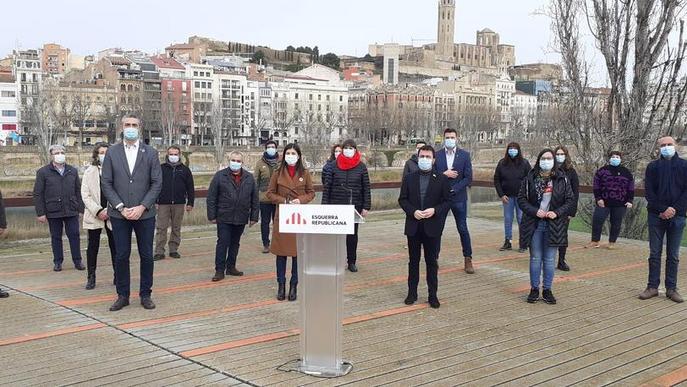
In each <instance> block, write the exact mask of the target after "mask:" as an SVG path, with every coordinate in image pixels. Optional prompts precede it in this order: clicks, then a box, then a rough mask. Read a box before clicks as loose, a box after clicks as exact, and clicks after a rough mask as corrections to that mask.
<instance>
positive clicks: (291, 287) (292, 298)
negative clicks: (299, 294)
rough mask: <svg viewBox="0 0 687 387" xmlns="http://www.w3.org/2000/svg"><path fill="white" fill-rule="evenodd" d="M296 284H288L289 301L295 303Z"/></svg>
mask: <svg viewBox="0 0 687 387" xmlns="http://www.w3.org/2000/svg"><path fill="white" fill-rule="evenodd" d="M297 288H298V284H289V301H296V289H297Z"/></svg>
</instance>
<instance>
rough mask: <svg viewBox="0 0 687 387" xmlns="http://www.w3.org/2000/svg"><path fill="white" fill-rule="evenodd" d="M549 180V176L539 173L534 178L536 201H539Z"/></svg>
mask: <svg viewBox="0 0 687 387" xmlns="http://www.w3.org/2000/svg"><path fill="white" fill-rule="evenodd" d="M550 181H551V176H542V175H541V174H539V175H538V176H537V177H535V178H534V190H535V191H536V192H537V202H539V203H541V200H542V198H543V197H544V193H545V192H546V189H547V187H548V186H549V182H550Z"/></svg>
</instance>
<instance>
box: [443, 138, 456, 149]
mask: <svg viewBox="0 0 687 387" xmlns="http://www.w3.org/2000/svg"><path fill="white" fill-rule="evenodd" d="M444 145H446V147H447V148H448V149H453V148H455V147H456V139H455V138H447V139H444Z"/></svg>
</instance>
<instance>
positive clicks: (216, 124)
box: [209, 103, 226, 169]
mask: <svg viewBox="0 0 687 387" xmlns="http://www.w3.org/2000/svg"><path fill="white" fill-rule="evenodd" d="M224 119H225V117H224V111H223V109H222V106H221V105H220V104H219V103H215V104H212V116H210V120H209V121H210V133H212V142H213V145H214V150H215V151H214V156H215V162H216V163H217V168H218V169H220V168H221V167H222V164H223V162H224V151H225V149H226V140H225V137H226V136H225V134H224Z"/></svg>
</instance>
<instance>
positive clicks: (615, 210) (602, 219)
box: [592, 206, 627, 243]
mask: <svg viewBox="0 0 687 387" xmlns="http://www.w3.org/2000/svg"><path fill="white" fill-rule="evenodd" d="M625 212H627V208H625V207H599V206H596V207H595V208H594V215H593V216H592V241H593V242H598V241H600V240H601V230H602V229H603V227H604V223H606V219H607V218H608V216H609V215H610V216H611V229H610V230H609V233H608V241H609V242H611V243H615V241H617V240H618V235H620V228H621V227H622V226H623V217H625Z"/></svg>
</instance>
